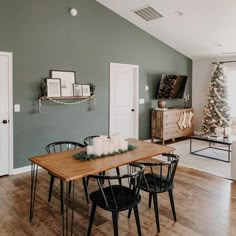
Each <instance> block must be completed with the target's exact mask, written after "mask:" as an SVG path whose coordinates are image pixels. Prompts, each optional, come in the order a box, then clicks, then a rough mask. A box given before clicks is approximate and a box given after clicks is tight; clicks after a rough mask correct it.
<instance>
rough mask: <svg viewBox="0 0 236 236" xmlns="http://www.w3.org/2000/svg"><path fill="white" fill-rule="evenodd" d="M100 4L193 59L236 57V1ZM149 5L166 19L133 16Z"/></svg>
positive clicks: (111, 0)
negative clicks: (150, 19)
mask: <svg viewBox="0 0 236 236" xmlns="http://www.w3.org/2000/svg"><path fill="white" fill-rule="evenodd" d="M97 1H98V2H100V3H101V4H103V5H104V6H106V7H107V8H109V9H111V10H112V11H114V12H116V13H117V14H119V15H120V16H122V17H123V18H125V19H127V20H128V21H130V22H132V23H133V24H135V25H136V26H138V27H140V28H141V29H143V30H144V31H146V32H148V33H149V34H151V35H153V36H154V37H156V38H158V39H159V40H161V41H162V42H164V43H166V44H167V45H169V46H171V47H173V48H175V49H176V50H177V51H179V52H181V53H182V54H184V55H186V56H188V57H189V58H191V59H200V58H210V57H211V58H212V57H219V58H220V57H224V56H236V0H97ZM147 5H150V6H152V7H153V8H155V9H156V10H157V11H158V12H160V13H162V14H163V15H164V17H163V18H160V19H157V20H154V21H149V22H146V21H145V20H143V19H142V18H141V17H139V16H138V15H136V14H134V13H133V10H136V9H138V8H140V7H144V6H147ZM176 12H183V15H182V16H179V15H178V14H176ZM219 45H221V46H219ZM232 52H234V53H232ZM224 53H227V54H224ZM228 53H229V54H228Z"/></svg>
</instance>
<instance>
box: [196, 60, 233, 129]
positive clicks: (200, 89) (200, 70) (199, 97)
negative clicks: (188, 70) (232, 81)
mask: <svg viewBox="0 0 236 236" xmlns="http://www.w3.org/2000/svg"><path fill="white" fill-rule="evenodd" d="M235 60H236V57H228V58H221V59H220V61H235ZM213 61H216V60H215V59H214V58H213V59H202V60H193V81H192V107H193V108H194V126H195V127H194V130H195V131H201V126H202V119H203V109H204V106H205V105H206V102H207V90H208V86H209V82H210V80H211V72H212V70H213V67H214V65H212V62H213ZM225 65H226V67H227V66H228V67H230V66H231V65H235V63H232V64H231V63H227V64H225ZM233 128H234V127H233Z"/></svg>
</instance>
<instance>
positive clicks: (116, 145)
mask: <svg viewBox="0 0 236 236" xmlns="http://www.w3.org/2000/svg"><path fill="white" fill-rule="evenodd" d="M119 150H122V151H127V150H128V141H125V139H124V138H123V137H122V136H121V135H120V134H114V135H112V136H111V137H110V138H108V137H107V136H106V135H101V136H100V137H96V138H93V145H89V146H87V154H88V155H96V156H101V155H108V154H109V153H110V154H111V153H114V152H118V151H119Z"/></svg>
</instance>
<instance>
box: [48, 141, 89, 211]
mask: <svg viewBox="0 0 236 236" xmlns="http://www.w3.org/2000/svg"><path fill="white" fill-rule="evenodd" d="M80 147H84V145H83V144H81V143H77V142H71V141H59V142H53V143H50V144H48V145H47V146H46V148H45V149H46V151H47V153H49V154H50V153H56V152H63V151H68V150H71V149H76V148H80ZM49 175H50V176H51V179H50V186H49V194H48V202H50V201H51V197H52V190H53V184H54V179H55V178H57V177H56V176H55V175H53V174H52V173H49ZM82 181H83V185H84V191H85V195H86V200H87V203H89V194H88V189H87V184H86V179H85V178H82ZM70 189H71V182H69V192H70ZM60 195H61V213H62V212H63V181H62V180H61V181H60Z"/></svg>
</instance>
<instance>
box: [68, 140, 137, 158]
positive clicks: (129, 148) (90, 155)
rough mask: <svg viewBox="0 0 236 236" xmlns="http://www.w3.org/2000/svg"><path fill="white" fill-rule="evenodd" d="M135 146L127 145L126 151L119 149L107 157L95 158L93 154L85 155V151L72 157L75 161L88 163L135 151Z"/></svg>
mask: <svg viewBox="0 0 236 236" xmlns="http://www.w3.org/2000/svg"><path fill="white" fill-rule="evenodd" d="M136 148H137V146H135V145H133V144H128V149H127V150H122V149H119V151H118V152H113V153H108V154H107V155H104V154H102V155H101V156H97V155H94V154H87V151H81V152H78V153H75V154H73V157H74V158H75V159H77V160H81V161H90V160H94V159H97V158H104V157H109V156H115V155H119V154H122V153H125V152H128V151H132V150H134V149H136Z"/></svg>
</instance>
